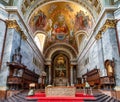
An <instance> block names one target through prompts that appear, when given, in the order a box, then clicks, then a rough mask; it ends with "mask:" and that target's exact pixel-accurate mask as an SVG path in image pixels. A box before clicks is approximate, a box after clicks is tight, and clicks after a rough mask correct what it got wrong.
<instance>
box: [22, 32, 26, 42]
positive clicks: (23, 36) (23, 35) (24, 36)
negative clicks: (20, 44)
mask: <svg viewBox="0 0 120 102" xmlns="http://www.w3.org/2000/svg"><path fill="white" fill-rule="evenodd" d="M21 37H22V39H23V40H27V36H26V35H25V34H24V32H23V31H21Z"/></svg>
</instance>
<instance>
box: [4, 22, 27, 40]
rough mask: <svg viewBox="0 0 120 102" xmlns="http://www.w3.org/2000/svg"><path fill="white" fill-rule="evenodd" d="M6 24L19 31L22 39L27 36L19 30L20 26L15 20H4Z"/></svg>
mask: <svg viewBox="0 0 120 102" xmlns="http://www.w3.org/2000/svg"><path fill="white" fill-rule="evenodd" d="M6 24H7V27H8V28H11V29H15V30H16V31H17V32H20V34H21V37H22V39H23V40H26V39H27V36H26V35H25V34H24V32H23V31H22V30H21V28H20V26H19V25H18V23H17V21H16V20H6Z"/></svg>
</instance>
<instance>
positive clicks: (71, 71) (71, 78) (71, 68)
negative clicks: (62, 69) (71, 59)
mask: <svg viewBox="0 0 120 102" xmlns="http://www.w3.org/2000/svg"><path fill="white" fill-rule="evenodd" d="M70 84H71V86H72V85H73V65H71V66H70Z"/></svg>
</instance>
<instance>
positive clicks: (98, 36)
mask: <svg viewBox="0 0 120 102" xmlns="http://www.w3.org/2000/svg"><path fill="white" fill-rule="evenodd" d="M101 38H102V32H101V31H99V32H98V34H97V35H96V36H95V39H96V40H99V39H101Z"/></svg>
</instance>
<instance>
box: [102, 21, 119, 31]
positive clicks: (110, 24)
mask: <svg viewBox="0 0 120 102" xmlns="http://www.w3.org/2000/svg"><path fill="white" fill-rule="evenodd" d="M116 22H117V20H116V19H107V20H106V22H105V24H104V25H103V27H102V28H101V31H102V32H105V31H106V30H107V29H108V28H115V26H116Z"/></svg>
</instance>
